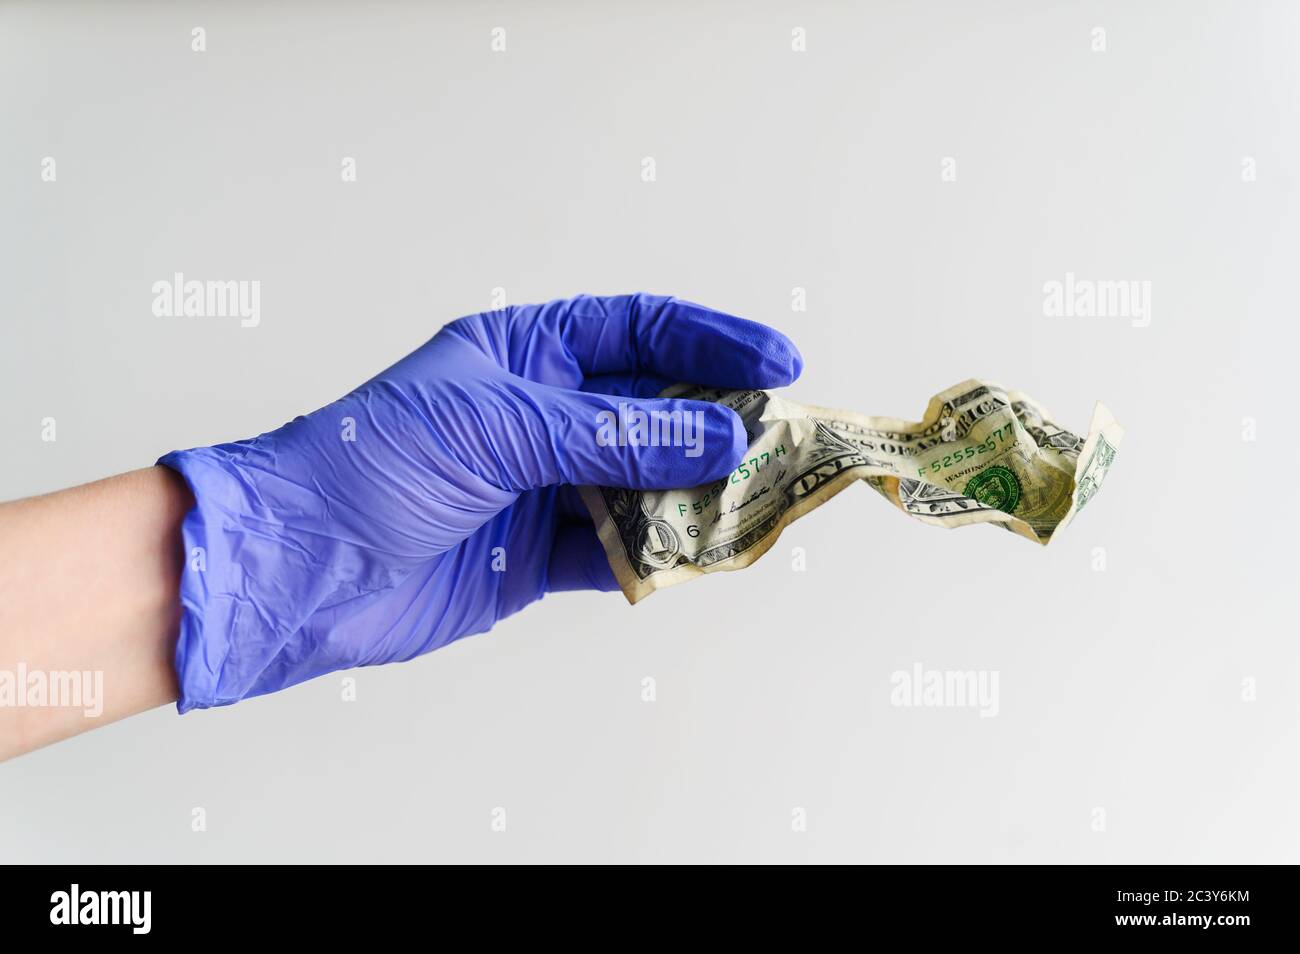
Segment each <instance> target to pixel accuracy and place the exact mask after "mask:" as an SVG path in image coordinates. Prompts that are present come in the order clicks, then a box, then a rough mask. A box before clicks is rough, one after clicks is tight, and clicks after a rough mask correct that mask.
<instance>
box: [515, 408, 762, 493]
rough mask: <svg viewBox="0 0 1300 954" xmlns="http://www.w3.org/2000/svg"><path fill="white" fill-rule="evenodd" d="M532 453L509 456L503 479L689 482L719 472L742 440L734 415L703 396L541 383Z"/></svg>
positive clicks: (641, 484)
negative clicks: (622, 393) (627, 393)
mask: <svg viewBox="0 0 1300 954" xmlns="http://www.w3.org/2000/svg"><path fill="white" fill-rule="evenodd" d="M529 398H530V403H532V404H534V406H535V408H536V410H537V411H538V412H539V413H538V414H537V415H536V416H533V415H529V417H531V418H533V419H534V420H536V421H538V430H539V432H538V433H534V434H532V435H530V440H531V444H532V447H533V448H534V452H533V453H532V454H528V455H524V454H514V455H511V456H513V457H514V458H515V461H516V462H517V464H519V465H521V466H517V467H514V468H512V469H514V470H515V471H516V472H515V473H514V474H512V475H511V476H512V477H513V478H514V481H515V482H517V484H518V486H516V487H515V488H513V489H516V490H521V491H522V490H528V489H532V488H534V487H543V486H547V485H550V484H597V485H601V486H606V487H628V488H631V489H634V490H671V489H675V488H679V487H695V486H698V485H700V484H706V483H708V482H709V481H712V480H718V479H720V478H722V477H725V476H726V475H727V474H729V473H731V471H732V470H734V469H735V467H736V465H737V464H738V463H739V462H740V460H741V458H742V457H743V456H744V453H745V448H746V447H747V446H748V440H747V439H746V436H745V428H744V425H743V424H742V423H741V420H740V416H739V415H738V414H736V412H735V411H733V410H731V408H728V407H723V406H722V405H720V404H712V403H710V402H707V401H684V400H678V399H662V398H632V397H619V396H615V395H609V394H589V393H584V392H581V391H569V390H565V389H561V388H550V387H548V388H543V389H540V390H539V391H535V392H533V393H531V394H530V395H529Z"/></svg>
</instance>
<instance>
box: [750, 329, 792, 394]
mask: <svg viewBox="0 0 1300 954" xmlns="http://www.w3.org/2000/svg"><path fill="white" fill-rule="evenodd" d="M768 330H769V332H770V334H771V337H770V338H769V340H768V341H767V342H766V345H767V347H766V348H765V349H764V354H763V359H762V362H761V363H760V365H759V367H758V368H757V369H756V370H755V372H754V385H753V386H754V387H758V388H783V387H786V386H787V385H790V384H793V383H794V382H795V381H797V380H798V379H799V375H800V374H802V373H803V355H801V354H800V353H799V349H798V348H796V347H795V344H794V342H793V341H791V340H790V339H789V338H787V337H786V336H785V335H783V334H781V332H779V331H775V330H772V329H768Z"/></svg>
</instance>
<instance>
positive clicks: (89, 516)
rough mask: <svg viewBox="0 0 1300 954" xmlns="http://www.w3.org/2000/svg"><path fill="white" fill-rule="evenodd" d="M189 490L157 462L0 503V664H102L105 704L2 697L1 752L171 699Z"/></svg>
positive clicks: (46, 668)
mask: <svg viewBox="0 0 1300 954" xmlns="http://www.w3.org/2000/svg"><path fill="white" fill-rule="evenodd" d="M193 503H194V501H193V498H192V496H191V495H190V491H189V488H187V487H186V486H185V483H184V481H183V480H181V478H180V477H179V476H178V475H177V474H175V473H173V472H172V471H170V470H167V469H166V468H164V467H150V468H146V469H144V470H137V471H132V472H131V473H128V474H122V475H120V476H117V477H109V478H108V479H106V480H99V481H96V482H94V483H91V484H84V485H82V486H80V487H73V488H70V489H68V490H61V491H58V492H56V493H52V494H45V495H44V496H40V497H30V498H28V499H26V500H16V501H13V502H12V503H4V504H0V673H4V672H9V673H16V672H18V671H19V666H20V664H22V666H23V668H24V670H25V671H26V672H29V673H30V672H43V673H53V672H69V671H78V672H93V673H102V674H103V677H102V680H103V681H102V687H103V689H102V706H103V711H102V712H101V713H99V714H97V715H92V716H87V715H86V712H85V709H84V708H83V707H57V706H50V705H41V706H31V705H0V760H3V759H8V758H12V757H14V756H16V755H21V754H22V753H24V752H28V751H31V750H32V749H35V748H39V747H40V746H43V745H48V744H50V743H51V742H57V741H59V740H60V739H65V738H67V737H69V736H73V735H77V734H78V733H81V732H85V731H86V730H87V729H94V728H98V727H99V726H102V725H106V724H108V723H109V722H115V721H117V720H118V719H124V718H126V717H127V716H130V715H135V714H136V713H138V712H144V711H145V710H147V709H153V708H155V707H157V706H161V705H166V704H167V703H169V702H175V701H176V699H177V696H178V688H177V684H176V674H175V672H174V670H173V668H172V653H173V650H174V649H175V646H176V635H177V628H178V625H179V621H180V601H179V597H178V591H179V583H180V574H181V569H182V565H183V560H184V554H183V552H182V541H181V520H182V518H183V517H184V516H185V514H186V512H187V511H188V510H189V509H190V508H191V507H192V506H193Z"/></svg>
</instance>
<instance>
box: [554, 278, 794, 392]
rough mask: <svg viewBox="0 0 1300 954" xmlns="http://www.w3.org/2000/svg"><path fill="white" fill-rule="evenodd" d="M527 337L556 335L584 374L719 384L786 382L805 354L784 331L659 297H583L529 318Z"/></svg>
mask: <svg viewBox="0 0 1300 954" xmlns="http://www.w3.org/2000/svg"><path fill="white" fill-rule="evenodd" d="M532 321H533V323H534V324H533V327H532V328H530V329H529V337H531V336H532V335H534V334H536V335H543V336H550V335H553V336H555V338H557V339H558V340H559V341H560V342H561V343H562V344H563V345H564V348H565V350H566V351H567V352H568V353H569V354H571V355H572V356H573V358H574V360H575V361H576V362H577V363H578V366H579V368H580V369H581V371H582V373H583V374H584V375H595V374H610V373H614V372H650V373H652V374H657V375H661V376H663V377H665V378H670V379H672V380H675V381H690V382H693V383H695V384H706V385H712V386H714V387H724V388H776V387H784V386H785V385H787V384H790V383H791V382H793V381H794V380H795V379H796V378H797V377H799V372H800V371H802V370H803V358H802V357H801V356H800V354H799V350H798V349H797V348H796V347H795V346H794V343H793V342H791V341H790V339H789V338H787V337H786V336H785V335H783V334H781V332H779V331H777V330H775V329H774V328H769V327H767V326H766V325H763V324H759V323H758V322H756V321H749V320H748V319H745V318H738V317H736V316H735V315H728V314H726V313H725V312H721V311H715V310H714V309H712V308H706V307H704V306H703V305H696V304H693V303H691V302H687V301H681V300H680V299H677V298H668V297H664V296H660V295H646V294H636V295H617V296H612V297H595V296H592V295H581V296H579V297H577V298H571V299H567V300H564V301H556V302H550V303H549V304H546V305H542V306H540V307H539V308H538V310H537V312H536V314H535V315H534V316H532Z"/></svg>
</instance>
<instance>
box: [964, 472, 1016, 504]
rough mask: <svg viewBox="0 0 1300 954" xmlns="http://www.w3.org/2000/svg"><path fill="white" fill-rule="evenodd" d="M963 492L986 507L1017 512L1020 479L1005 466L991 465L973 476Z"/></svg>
mask: <svg viewBox="0 0 1300 954" xmlns="http://www.w3.org/2000/svg"><path fill="white" fill-rule="evenodd" d="M962 493H963V494H965V495H966V496H967V497H974V498H975V499H976V500H978V501H979V502H980V503H982V504H983V505H984V506H986V507H992V508H993V509H994V510H1001V511H1002V512H1003V513H1015V510H1016V504H1018V503H1020V481H1019V480H1017V479H1016V475H1015V474H1014V473H1012V472H1011V471H1009V470H1007V468H1005V467H996V466H995V467H990V468H988V469H987V470H982V471H980V472H979V473H978V474H976V475H975V476H974V477H972V478H971V479H970V481H969V482H968V483H967V484H966V489H965V490H963V491H962Z"/></svg>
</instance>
